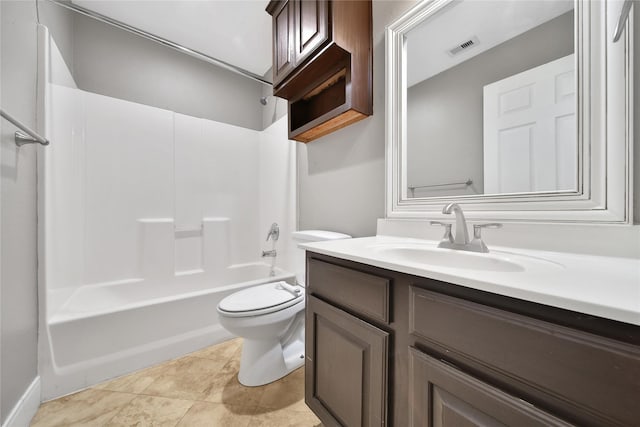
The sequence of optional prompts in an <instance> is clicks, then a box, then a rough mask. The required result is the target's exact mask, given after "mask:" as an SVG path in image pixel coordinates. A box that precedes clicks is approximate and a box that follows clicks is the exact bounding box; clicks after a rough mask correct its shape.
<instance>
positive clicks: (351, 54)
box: [267, 0, 373, 142]
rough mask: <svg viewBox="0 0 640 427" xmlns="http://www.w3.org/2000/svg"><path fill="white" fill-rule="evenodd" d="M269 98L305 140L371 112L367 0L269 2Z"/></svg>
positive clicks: (292, 130)
mask: <svg viewBox="0 0 640 427" xmlns="http://www.w3.org/2000/svg"><path fill="white" fill-rule="evenodd" d="M267 12H268V13H269V14H270V15H271V16H272V18H273V94H274V95H275V96H279V97H281V98H285V99H287V100H288V101H289V138H290V139H294V140H296V141H300V142H309V141H312V140H314V139H317V138H319V137H321V136H324V135H326V134H328V133H331V132H333V131H335V130H338V129H340V128H343V127H345V126H347V125H349V124H351V123H354V122H357V121H358V120H362V119H364V118H365V117H367V116H370V115H371V114H372V113H373V94H372V78H373V64H372V61H373V56H372V22H371V21H372V18H371V16H372V15H371V1H370V0H363V1H323V0H278V1H276V0H274V1H271V2H270V3H269V5H268V6H267Z"/></svg>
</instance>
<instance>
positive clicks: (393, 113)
mask: <svg viewBox="0 0 640 427" xmlns="http://www.w3.org/2000/svg"><path fill="white" fill-rule="evenodd" d="M621 8H622V2H617V1H588V2H587V1H572V0H495V1H494V0H483V1H474V0H456V1H452V0H434V1H423V2H421V3H419V4H417V5H416V6H415V7H414V8H412V9H411V10H409V11H408V12H407V13H406V14H405V15H403V16H402V17H400V18H399V19H398V20H397V21H396V22H394V23H393V24H392V25H390V26H389V27H388V28H387V34H386V48H387V58H386V60H387V67H386V70H387V154H386V160H387V193H386V195H387V217H390V218H393V217H396V218H397V217H407V218H412V217H413V218H415V217H424V218H431V217H438V216H439V215H440V210H441V209H442V207H443V206H444V205H445V204H447V203H449V202H451V201H455V202H457V203H460V204H461V205H463V208H464V209H465V211H466V212H467V213H468V216H469V217H470V218H472V219H473V218H478V219H496V220H504V221H508V220H514V221H522V220H524V221H562V222H612V223H627V222H630V221H631V218H632V215H631V212H630V211H631V205H630V203H631V196H630V194H629V193H630V188H631V181H630V179H631V175H632V173H631V157H630V150H631V145H632V141H633V139H632V138H631V133H630V130H631V125H630V123H631V120H632V117H631V107H630V106H631V98H632V91H631V85H632V79H631V78H630V76H632V71H633V70H632V69H631V67H632V58H631V54H632V53H631V34H630V33H631V28H632V26H630V25H627V27H626V28H627V29H626V30H625V34H624V36H623V38H622V39H620V40H619V41H618V42H617V43H614V42H613V40H612V39H613V37H612V36H613V28H614V27H615V25H616V23H617V22H616V20H617V18H618V17H619V16H620V10H621Z"/></svg>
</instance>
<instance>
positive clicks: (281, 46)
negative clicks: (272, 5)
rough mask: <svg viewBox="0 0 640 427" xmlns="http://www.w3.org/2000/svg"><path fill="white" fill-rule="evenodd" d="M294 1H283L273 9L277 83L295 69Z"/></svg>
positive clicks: (274, 76) (274, 67) (274, 80)
mask: <svg viewBox="0 0 640 427" xmlns="http://www.w3.org/2000/svg"><path fill="white" fill-rule="evenodd" d="M293 17H294V11H293V2H290V1H286V2H282V3H281V4H280V5H279V6H278V8H277V10H274V11H273V19H272V20H273V24H272V25H273V84H274V86H275V85H277V84H278V83H279V82H281V81H282V79H284V78H285V77H286V76H288V75H289V73H291V71H293V68H294V67H295V57H294V53H293V42H294V40H295V34H294V22H293Z"/></svg>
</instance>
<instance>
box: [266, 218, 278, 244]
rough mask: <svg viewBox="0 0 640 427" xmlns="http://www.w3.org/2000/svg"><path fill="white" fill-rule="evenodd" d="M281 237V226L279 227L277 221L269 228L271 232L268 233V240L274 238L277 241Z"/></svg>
mask: <svg viewBox="0 0 640 427" xmlns="http://www.w3.org/2000/svg"><path fill="white" fill-rule="evenodd" d="M279 237H280V227H278V224H277V223H275V222H274V223H273V224H271V228H270V229H269V233H268V234H267V242H268V241H269V239H273V241H274V242H275V241H277V240H278V238H279Z"/></svg>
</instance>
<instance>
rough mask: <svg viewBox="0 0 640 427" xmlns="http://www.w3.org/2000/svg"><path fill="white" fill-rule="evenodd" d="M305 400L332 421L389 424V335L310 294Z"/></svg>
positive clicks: (319, 415) (337, 423) (367, 424)
mask: <svg viewBox="0 0 640 427" xmlns="http://www.w3.org/2000/svg"><path fill="white" fill-rule="evenodd" d="M306 316H307V324H306V334H307V335H306V346H307V348H306V354H307V363H306V378H305V401H306V403H307V405H309V407H310V408H311V409H312V410H313V411H314V412H315V413H316V415H318V417H319V418H320V419H321V420H322V422H323V423H324V424H325V425H327V426H333V425H344V426H383V425H385V424H386V412H387V411H386V409H387V366H388V359H387V358H388V339H389V334H388V333H387V332H385V331H382V330H380V329H378V328H376V327H375V326H373V325H370V324H369V323H367V322H365V321H363V320H360V319H358V318H356V317H354V316H352V315H350V314H348V313H346V312H344V311H342V310H339V309H337V308H336V307H334V306H332V305H330V304H327V303H325V302H324V301H322V300H320V299H318V298H316V297H314V296H308V299H307V311H306Z"/></svg>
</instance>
